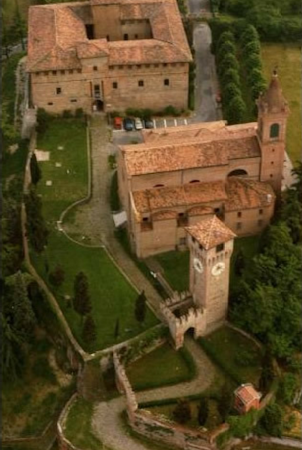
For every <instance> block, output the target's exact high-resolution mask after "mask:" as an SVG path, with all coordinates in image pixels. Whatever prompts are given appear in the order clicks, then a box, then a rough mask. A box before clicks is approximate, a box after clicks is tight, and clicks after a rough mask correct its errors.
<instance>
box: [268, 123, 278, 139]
mask: <svg viewBox="0 0 302 450" xmlns="http://www.w3.org/2000/svg"><path fill="white" fill-rule="evenodd" d="M279 131H280V125H279V124H278V123H273V125H271V127H270V131H269V137H270V138H277V137H279Z"/></svg>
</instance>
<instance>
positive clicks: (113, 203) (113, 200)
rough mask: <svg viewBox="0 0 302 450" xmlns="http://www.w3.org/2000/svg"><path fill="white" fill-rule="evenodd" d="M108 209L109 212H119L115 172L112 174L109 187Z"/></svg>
mask: <svg viewBox="0 0 302 450" xmlns="http://www.w3.org/2000/svg"><path fill="white" fill-rule="evenodd" d="M110 207H111V211H119V210H120V207H121V203H120V198H119V194H118V178H117V171H115V172H114V174H113V176H112V179H111V185H110Z"/></svg>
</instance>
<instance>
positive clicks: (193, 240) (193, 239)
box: [191, 236, 196, 244]
mask: <svg viewBox="0 0 302 450" xmlns="http://www.w3.org/2000/svg"><path fill="white" fill-rule="evenodd" d="M191 239H192V242H193V244H194V243H195V241H196V239H195V237H193V236H192V237H191Z"/></svg>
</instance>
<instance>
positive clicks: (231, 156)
mask: <svg viewBox="0 0 302 450" xmlns="http://www.w3.org/2000/svg"><path fill="white" fill-rule="evenodd" d="M257 104H258V122H255V123H246V124H240V125H231V126H228V125H226V123H225V122H224V121H219V122H212V123H198V124H193V125H188V126H182V127H175V128H165V129H155V130H144V132H143V139H144V142H143V143H141V144H138V145H128V146H121V147H120V148H119V154H118V182H119V194H120V198H121V201H122V204H123V207H124V210H125V211H126V213H127V220H128V231H129V236H130V240H131V243H132V248H133V250H134V251H135V252H136V254H137V256H138V257H142V258H144V257H147V256H148V255H152V254H155V253H161V252H165V251H170V250H174V249H177V248H179V249H181V248H184V247H187V239H186V231H185V228H186V227H189V229H190V227H191V226H194V225H196V224H198V223H199V222H200V221H202V220H204V219H207V218H209V217H212V215H213V214H215V215H216V216H217V217H218V218H219V219H220V220H221V221H222V222H223V223H224V224H225V225H226V226H227V227H228V228H230V230H232V232H234V233H236V235H237V236H246V235H253V234H257V233H259V232H261V231H262V230H263V229H264V228H265V227H266V226H267V225H268V224H269V222H270V219H271V217H272V215H273V213H274V204H275V198H276V195H279V193H280V191H281V181H282V172H283V161H284V151H285V131H286V120H287V116H288V107H287V103H286V101H285V99H284V97H283V95H282V91H281V87H280V84H279V80H278V76H277V74H276V73H274V74H273V76H272V80H271V83H270V85H269V88H268V90H267V91H266V92H265V93H264V94H263V95H262V96H261V97H260V98H259V100H258V103H257Z"/></svg>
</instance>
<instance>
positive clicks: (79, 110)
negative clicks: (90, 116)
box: [74, 108, 84, 119]
mask: <svg viewBox="0 0 302 450" xmlns="http://www.w3.org/2000/svg"><path fill="white" fill-rule="evenodd" d="M74 115H75V117H76V118H77V119H82V118H83V117H84V111H83V108H77V109H76V110H75V113H74Z"/></svg>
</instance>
